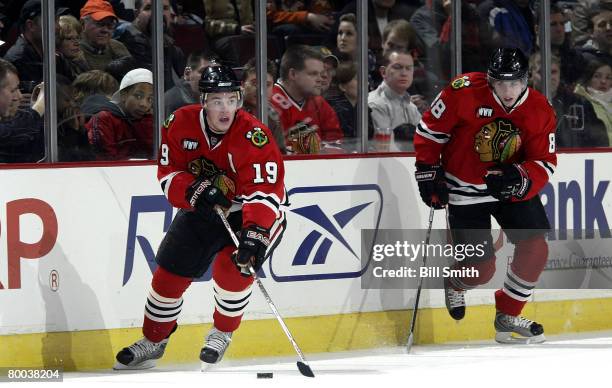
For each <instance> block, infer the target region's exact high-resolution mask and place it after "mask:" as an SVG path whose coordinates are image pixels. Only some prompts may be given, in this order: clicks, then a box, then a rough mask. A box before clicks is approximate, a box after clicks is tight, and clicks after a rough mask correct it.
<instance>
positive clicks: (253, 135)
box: [245, 127, 270, 148]
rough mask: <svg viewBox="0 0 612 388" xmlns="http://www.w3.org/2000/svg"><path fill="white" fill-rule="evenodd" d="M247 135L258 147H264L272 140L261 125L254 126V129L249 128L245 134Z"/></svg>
mask: <svg viewBox="0 0 612 388" xmlns="http://www.w3.org/2000/svg"><path fill="white" fill-rule="evenodd" d="M245 137H246V138H247V140H249V142H250V143H251V144H252V145H254V146H255V147H257V148H262V147H263V146H265V145H266V144H268V143H269V142H270V139H269V138H268V135H267V134H266V132H265V131H264V130H263V129H261V128H259V127H254V128H253V129H251V130H249V131H248V132H247V133H246V134H245Z"/></svg>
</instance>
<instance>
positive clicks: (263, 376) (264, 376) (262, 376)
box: [257, 372, 274, 379]
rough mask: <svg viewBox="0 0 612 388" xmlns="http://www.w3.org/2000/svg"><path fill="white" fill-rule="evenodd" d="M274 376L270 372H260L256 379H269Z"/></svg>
mask: <svg viewBox="0 0 612 388" xmlns="http://www.w3.org/2000/svg"><path fill="white" fill-rule="evenodd" d="M273 376H274V374H273V373H272V372H260V373H257V378H258V379H271V378H272V377H273Z"/></svg>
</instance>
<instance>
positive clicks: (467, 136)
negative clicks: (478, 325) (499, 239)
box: [414, 48, 557, 343]
mask: <svg viewBox="0 0 612 388" xmlns="http://www.w3.org/2000/svg"><path fill="white" fill-rule="evenodd" d="M527 69H528V62H527V59H526V58H525V56H524V55H523V53H522V52H521V51H520V50H519V49H513V48H503V49H497V50H496V51H495V52H494V53H493V55H492V56H491V60H490V63H489V68H488V71H487V74H485V73H467V74H463V75H461V76H459V77H457V78H456V79H455V80H454V81H452V83H451V85H450V86H449V87H447V88H445V89H444V90H443V91H442V92H441V93H440V94H439V95H438V97H437V98H436V99H435V100H434V102H433V103H432V105H431V109H430V110H429V111H427V112H426V113H425V114H424V115H423V118H422V120H421V122H420V123H419V125H418V126H417V131H416V136H415V139H414V146H415V151H416V168H417V172H416V180H417V183H418V186H419V192H420V194H421V197H422V199H423V201H424V202H425V203H426V204H427V205H428V206H433V207H435V208H442V207H444V206H446V205H447V204H448V219H449V224H450V228H451V236H452V238H453V243H455V244H466V243H483V241H486V243H485V254H484V255H482V257H475V256H474V257H471V258H469V259H466V260H464V261H463V262H458V263H457V264H456V266H457V267H459V268H462V267H464V268H474V269H476V270H477V271H478V276H475V277H464V278H457V277H454V278H450V279H445V299H446V306H447V308H448V311H449V313H450V315H451V316H452V317H453V318H454V319H456V320H460V319H462V318H463V317H464V314H465V292H466V290H469V289H471V288H475V287H476V286H479V285H482V284H486V283H487V282H488V281H489V280H490V279H491V277H492V276H493V274H494V272H495V252H494V250H493V241H492V236H491V232H490V229H491V216H493V217H495V219H496V220H497V222H498V223H499V224H500V226H501V227H502V229H503V230H504V232H505V233H506V235H507V236H508V238H509V239H510V241H511V242H512V243H513V244H514V245H515V250H514V259H513V261H512V263H511V264H510V266H509V267H508V269H507V274H506V278H505V281H504V285H503V288H502V289H500V290H497V291H496V292H495V307H496V310H497V312H496V315H495V320H494V326H495V329H496V337H495V339H496V340H497V341H498V342H523V343H525V342H530V343H534V342H542V341H544V335H543V333H544V329H543V327H542V325H540V324H538V323H536V322H534V321H531V320H529V319H526V318H523V317H521V316H520V313H521V311H522V309H523V306H524V305H525V303H526V302H527V300H528V299H529V298H530V296H531V294H532V292H533V288H534V286H535V284H536V282H537V280H538V278H539V276H540V273H541V272H542V270H543V269H544V266H545V264H546V260H547V256H548V246H547V243H546V240H545V238H544V235H545V232H546V231H547V230H548V229H549V228H550V225H549V222H548V219H547V217H546V213H545V211H544V207H543V206H542V202H541V201H540V197H539V195H538V192H539V191H540V190H541V189H542V187H543V186H544V185H545V184H546V183H547V182H548V180H549V178H550V177H551V175H552V174H553V173H554V171H555V168H556V164H557V157H556V153H555V127H556V119H555V114H554V111H553V109H552V107H551V106H550V104H549V103H548V101H547V100H546V98H545V97H544V96H543V95H541V94H540V93H538V92H537V91H535V90H533V89H531V88H528V87H527ZM464 273H469V271H465V272H464Z"/></svg>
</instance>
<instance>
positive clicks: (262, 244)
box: [232, 225, 270, 276]
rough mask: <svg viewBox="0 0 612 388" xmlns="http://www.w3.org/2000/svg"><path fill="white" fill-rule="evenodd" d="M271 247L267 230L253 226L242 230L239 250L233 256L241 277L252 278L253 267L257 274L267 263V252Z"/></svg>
mask: <svg viewBox="0 0 612 388" xmlns="http://www.w3.org/2000/svg"><path fill="white" fill-rule="evenodd" d="M269 245H270V236H269V233H268V230H267V229H266V228H263V227H261V226H258V225H251V226H248V227H246V228H244V229H242V232H241V233H240V244H239V245H238V250H237V251H236V252H235V253H234V254H233V255H232V259H233V260H234V263H235V264H236V266H237V267H238V270H239V271H240V274H241V275H243V276H251V273H250V272H249V266H251V265H252V266H253V269H254V270H255V272H257V271H259V269H260V268H261V266H262V265H263V263H264V261H266V251H267V250H268V246H269Z"/></svg>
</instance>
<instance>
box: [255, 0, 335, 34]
mask: <svg viewBox="0 0 612 388" xmlns="http://www.w3.org/2000/svg"><path fill="white" fill-rule="evenodd" d="M307 4H308V5H309V6H307ZM266 6H267V9H266V16H267V19H268V23H270V24H271V25H272V30H271V32H272V34H274V35H277V36H279V37H280V38H284V37H285V36H287V35H294V34H308V33H315V34H323V33H327V32H329V31H331V29H332V27H333V25H334V22H335V21H334V18H333V16H332V12H333V11H334V9H333V7H332V6H331V4H330V2H329V0H318V1H311V2H309V3H308V2H304V1H302V0H282V1H279V0H268V2H267V5H266Z"/></svg>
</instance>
